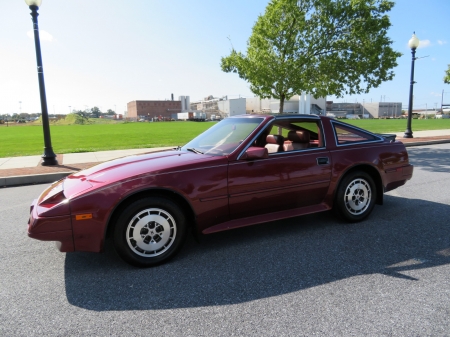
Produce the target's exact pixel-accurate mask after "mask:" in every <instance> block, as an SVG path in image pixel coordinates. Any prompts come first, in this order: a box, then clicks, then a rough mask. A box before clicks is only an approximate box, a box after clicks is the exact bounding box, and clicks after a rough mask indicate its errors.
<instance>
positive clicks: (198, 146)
mask: <svg viewBox="0 0 450 337" xmlns="http://www.w3.org/2000/svg"><path fill="white" fill-rule="evenodd" d="M262 121H263V118H226V119H224V120H222V121H221V122H219V123H217V124H216V125H214V126H213V127H211V128H209V129H208V130H206V131H205V132H203V133H202V134H200V135H199V136H197V137H196V138H194V139H193V140H191V141H190V142H189V143H187V144H186V145H185V146H183V147H182V148H181V150H182V151H192V152H195V153H201V154H209V155H214V156H224V155H228V154H230V153H232V152H233V151H234V150H235V149H236V148H237V147H238V146H239V144H241V143H242V142H243V141H244V140H245V139H246V138H247V137H248V136H249V135H250V134H251V133H252V132H253V130H255V129H256V127H257V126H258V125H259V124H261V122H262Z"/></svg>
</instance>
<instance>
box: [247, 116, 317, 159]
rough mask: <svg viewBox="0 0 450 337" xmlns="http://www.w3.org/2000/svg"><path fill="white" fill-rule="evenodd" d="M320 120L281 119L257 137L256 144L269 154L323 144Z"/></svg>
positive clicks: (307, 148)
mask: <svg viewBox="0 0 450 337" xmlns="http://www.w3.org/2000/svg"><path fill="white" fill-rule="evenodd" d="M323 139H324V138H323V134H322V128H321V126H320V121H316V120H303V121H302V120H299V119H297V118H296V119H295V120H289V119H281V120H279V121H277V122H276V123H274V124H272V125H271V126H270V127H269V128H267V129H266V132H263V133H262V134H261V136H260V137H259V138H258V139H257V141H256V142H255V144H258V145H256V146H261V145H262V143H264V145H263V146H264V147H265V148H266V149H267V150H268V152H269V156H270V155H273V154H278V153H280V152H290V151H298V150H309V149H314V148H321V147H324V146H325V143H324V140H323Z"/></svg>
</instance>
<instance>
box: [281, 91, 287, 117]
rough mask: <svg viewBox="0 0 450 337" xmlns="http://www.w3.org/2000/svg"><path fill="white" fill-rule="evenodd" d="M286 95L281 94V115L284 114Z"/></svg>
mask: <svg viewBox="0 0 450 337" xmlns="http://www.w3.org/2000/svg"><path fill="white" fill-rule="evenodd" d="M285 97H286V96H285V95H284V94H281V95H280V114H283V111H284V99H285Z"/></svg>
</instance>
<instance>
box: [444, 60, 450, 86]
mask: <svg viewBox="0 0 450 337" xmlns="http://www.w3.org/2000/svg"><path fill="white" fill-rule="evenodd" d="M444 83H447V84H450V64H449V65H448V69H447V70H446V71H445V76H444Z"/></svg>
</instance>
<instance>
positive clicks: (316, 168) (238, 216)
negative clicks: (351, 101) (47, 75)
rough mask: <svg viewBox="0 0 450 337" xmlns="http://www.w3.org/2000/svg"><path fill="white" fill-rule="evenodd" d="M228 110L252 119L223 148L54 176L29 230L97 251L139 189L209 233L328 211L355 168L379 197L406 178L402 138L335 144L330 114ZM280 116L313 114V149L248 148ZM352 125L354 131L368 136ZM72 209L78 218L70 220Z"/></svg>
mask: <svg viewBox="0 0 450 337" xmlns="http://www.w3.org/2000/svg"><path fill="white" fill-rule="evenodd" d="M233 118H240V119H241V120H242V119H252V118H253V119H255V118H256V119H257V120H258V123H259V124H258V125H257V127H256V128H255V129H254V130H253V131H251V132H250V134H249V135H248V137H247V138H245V139H243V140H242V141H241V142H240V143H233V144H234V145H233V144H231V145H230V146H226V144H224V145H220V146H218V148H220V151H223V153H225V154H224V155H217V154H215V155H212V154H211V155H210V154H200V153H194V152H188V151H186V150H183V148H182V149H181V150H175V149H174V150H168V151H162V152H155V153H150V154H143V155H137V156H130V157H125V158H121V159H117V160H113V161H109V162H105V163H102V164H100V165H97V166H94V167H92V168H90V169H87V170H84V171H80V172H78V173H75V174H72V175H70V176H68V177H67V178H65V179H62V180H61V181H58V182H56V183H54V184H53V185H52V186H51V187H49V188H48V189H47V190H46V191H44V192H43V193H42V194H41V195H40V197H39V198H38V199H36V200H34V201H33V204H32V206H31V212H30V219H29V222H28V235H29V236H30V237H32V238H35V239H39V240H44V241H56V242H57V245H58V248H59V249H60V251H62V252H70V251H91V252H99V251H101V250H102V249H103V245H104V240H105V237H106V233H107V230H108V227H109V226H112V225H113V223H114V220H115V219H116V218H117V216H118V214H119V212H120V210H121V207H122V205H124V204H126V203H127V202H128V201H129V200H130V199H132V198H140V197H141V196H143V195H148V194H159V195H160V194H163V195H165V196H168V197H170V198H172V199H174V200H175V201H176V202H177V203H178V204H179V205H180V207H182V208H183V210H184V211H185V212H187V213H189V214H191V215H192V216H191V217H190V221H191V222H192V224H193V225H194V226H195V229H196V231H197V232H199V233H203V234H209V233H214V232H218V231H222V230H227V229H232V228H237V227H243V226H248V225H253V224H256V223H262V222H268V221H273V220H278V219H283V218H288V217H293V216H299V215H304V214H309V213H315V212H320V211H325V210H329V209H331V208H332V207H333V203H334V199H335V193H336V189H337V187H338V186H339V182H340V181H341V179H342V177H343V176H344V175H345V174H346V173H347V172H349V171H350V170H352V169H354V168H360V169H363V170H366V171H367V172H369V173H370V174H371V175H372V178H373V179H374V180H375V181H376V183H377V185H378V190H379V192H381V193H378V200H377V201H378V203H382V194H383V192H386V191H389V190H391V189H394V188H397V187H399V186H401V185H403V184H404V183H405V182H406V181H407V180H408V179H410V178H411V177H412V172H413V167H412V165H410V164H409V161H408V154H407V152H406V149H405V147H404V145H403V144H402V143H401V142H398V141H391V140H390V139H386V138H383V137H379V136H376V135H374V136H373V137H372V136H370V135H371V134H370V133H367V135H369V136H368V137H369V138H370V137H372V138H373V139H375V140H370V141H367V142H364V141H363V142H361V141H357V142H354V143H345V142H346V140H345V137H342V138H341V141H342V142H344V143H345V144H339V141H338V138H339V135H337V134H336V131H335V125H339V126H342V127H344V128H345V127H346V126H345V124H341V123H340V122H337V121H335V120H333V119H330V118H327V117H318V116H314V117H313V116H305V115H303V116H302V115H295V116H292V115H283V116H279V117H274V116H260V115H256V116H255V115H245V116H236V117H231V118H228V119H226V120H229V121H233ZM229 121H228V122H229ZM259 121H260V122H259ZM283 121H289V123H291V122H292V121H293V122H292V123H294V122H297V121H299V122H301V121H314V123H316V124H317V125H318V130H319V131H318V132H317V137H316V139H311V140H310V145H311V146H313V147H311V148H308V149H307V150H299V151H290V152H281V153H275V154H270V155H267V151H265V150H264V148H263V147H261V145H259V147H257V146H255V144H256V143H257V142H258V137H259V135H262V134H264V132H265V130H266V128H267V127H268V125H272V124H273V123H275V124H276V123H278V122H280V123H283ZM221 123H222V122H221ZM349 128H352V127H350V126H349ZM234 130H235V128H233V130H232V132H234ZM351 130H352V131H354V134H355V135H356V136H355V137H356V138H355V139H357V137H359V136H360V135H363V136H364V135H366V133H364V130H361V129H357V128H353V129H351ZM235 147H236V148H235ZM227 151H231V152H230V153H227ZM264 151H265V152H264ZM264 153H265V155H264ZM255 158H256V159H255ZM86 214H88V215H89V216H84V215H86ZM77 215H81V218H82V219H83V220H76V216H77Z"/></svg>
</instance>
